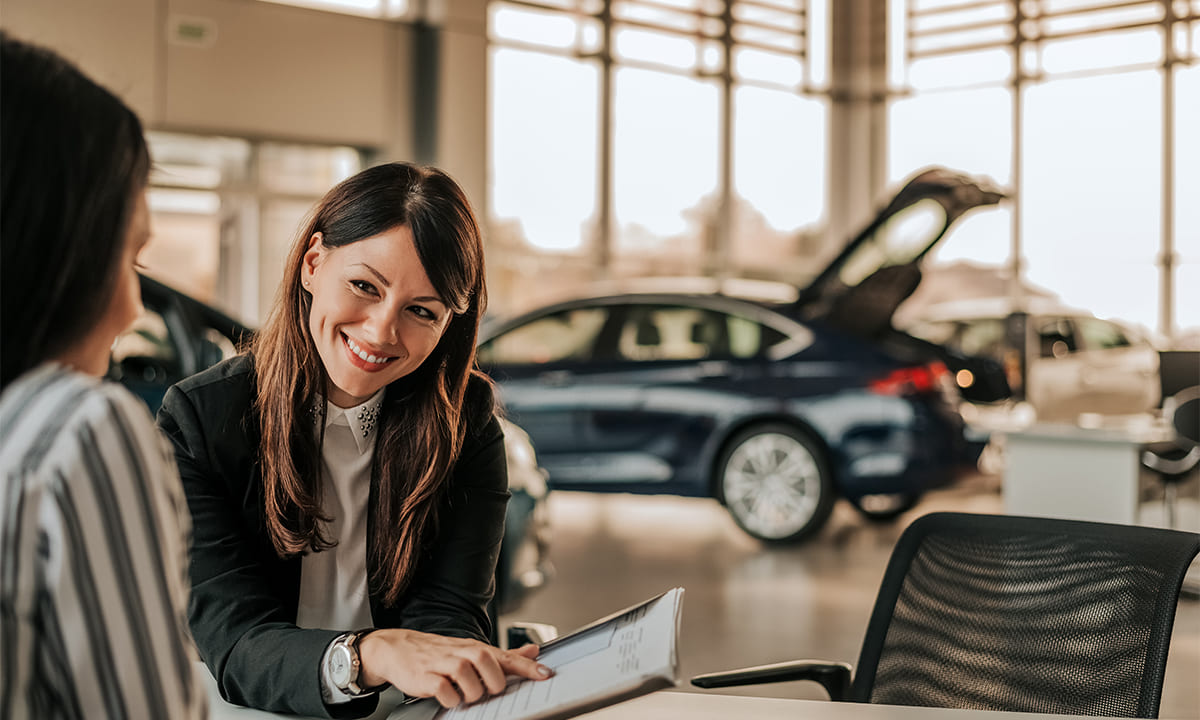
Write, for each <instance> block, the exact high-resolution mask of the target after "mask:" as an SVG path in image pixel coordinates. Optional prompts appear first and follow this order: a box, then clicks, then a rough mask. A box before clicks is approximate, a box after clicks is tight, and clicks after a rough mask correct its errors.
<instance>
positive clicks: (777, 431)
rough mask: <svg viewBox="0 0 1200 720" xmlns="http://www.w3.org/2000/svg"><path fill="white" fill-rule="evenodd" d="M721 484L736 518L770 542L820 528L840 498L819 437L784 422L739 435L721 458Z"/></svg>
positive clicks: (718, 472) (718, 483) (718, 471)
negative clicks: (835, 489)
mask: <svg viewBox="0 0 1200 720" xmlns="http://www.w3.org/2000/svg"><path fill="white" fill-rule="evenodd" d="M715 487H716V488H717V490H718V491H719V492H720V499H721V501H722V502H724V503H725V507H726V508H727V509H728V510H729V513H730V514H731V515H733V519H734V521H736V522H737V524H738V525H739V526H740V527H741V528H742V529H743V530H745V531H746V532H747V533H749V534H751V535H753V536H754V537H756V538H758V539H760V540H765V541H767V542H781V543H782V542H795V541H797V540H801V539H803V538H804V537H806V536H808V535H811V534H813V533H815V532H817V531H818V530H820V529H821V527H822V526H823V525H824V524H825V521H826V520H828V519H829V513H830V512H831V511H832V510H833V502H834V500H835V496H834V490H833V479H832V478H831V477H830V473H829V470H828V468H827V467H826V464H825V459H824V456H823V454H822V453H821V450H820V449H819V448H818V446H817V443H816V442H815V441H813V439H812V438H810V437H809V436H807V435H805V434H804V433H802V432H800V431H799V430H797V429H796V428H793V427H790V426H788V425H783V424H779V423H772V424H765V425H757V426H754V427H751V428H748V429H746V430H744V431H742V432H740V433H738V434H737V435H736V436H734V438H733V439H732V440H731V441H730V442H729V445H728V446H727V447H726V449H725V452H724V453H722V454H721V459H720V461H719V462H718V463H717V468H716V483H715Z"/></svg>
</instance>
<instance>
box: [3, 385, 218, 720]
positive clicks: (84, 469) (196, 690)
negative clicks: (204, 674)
mask: <svg viewBox="0 0 1200 720" xmlns="http://www.w3.org/2000/svg"><path fill="white" fill-rule="evenodd" d="M0 478H2V479H0V717H3V718H14V719H15V718H38V719H39V720H41V719H42V718H47V719H49V718H85V717H86V718H98V717H107V718H154V719H156V720H157V719H159V718H171V719H175V718H180V719H185V720H186V719H188V718H200V717H204V716H205V715H206V714H207V702H208V701H207V696H206V694H205V690H204V686H203V685H202V684H201V683H202V679H201V678H200V677H199V676H198V674H197V668H198V667H199V666H198V665H197V664H196V652H195V649H194V648H193V646H192V644H191V639H190V636H189V635H188V631H187V615H186V611H187V598H188V588H189V586H188V580H187V547H188V538H189V536H190V533H191V526H190V522H191V521H190V516H189V515H188V513H187V504H186V501H185V500H184V496H183V489H182V487H181V486H180V482H179V475H178V472H177V470H176V469H175V464H174V459H173V457H172V454H171V450H170V448H169V447H168V445H167V443H166V440H165V439H164V438H162V437H161V436H160V435H159V434H158V430H157V428H156V427H155V426H154V423H153V421H152V420H151V418H150V413H149V411H148V410H147V408H146V406H145V405H144V404H142V403H141V401H139V400H138V399H137V398H135V397H134V396H133V395H131V394H130V393H129V392H127V391H126V390H125V389H124V388H121V387H120V386H118V385H115V384H113V383H107V382H103V381H101V380H98V379H95V378H91V377H88V376H86V375H81V374H79V373H76V372H72V371H70V370H68V369H66V368H64V367H62V366H58V365H52V364H47V365H43V366H41V367H39V368H37V369H35V370H33V371H31V372H29V373H26V374H25V375H23V376H22V377H20V378H18V379H17V380H16V381H14V382H13V383H12V384H11V385H10V386H9V387H8V388H7V389H6V390H5V391H4V393H3V395H0Z"/></svg>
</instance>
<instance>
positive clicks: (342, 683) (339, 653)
mask: <svg viewBox="0 0 1200 720" xmlns="http://www.w3.org/2000/svg"><path fill="white" fill-rule="evenodd" d="M368 632H370V630H355V631H353V632H348V633H344V634H342V635H339V636H338V637H337V638H335V639H334V641H333V644H332V645H331V646H330V647H329V656H328V662H329V679H330V680H332V681H333V684H334V686H335V687H337V689H338V690H340V691H342V692H343V693H345V694H346V695H349V696H350V697H362V696H364V695H370V694H371V693H373V692H376V691H378V690H379V688H364V687H363V686H361V685H360V684H359V682H358V680H359V673H360V672H361V670H362V661H361V660H360V659H359V656H358V641H359V640H361V639H362V638H363V636H364V635H366V634H367V633H368Z"/></svg>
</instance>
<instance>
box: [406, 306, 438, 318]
mask: <svg viewBox="0 0 1200 720" xmlns="http://www.w3.org/2000/svg"><path fill="white" fill-rule="evenodd" d="M412 311H413V312H414V313H416V314H417V317H420V318H422V319H424V320H437V315H435V314H434V313H433V312H431V311H430V310H428V309H427V308H423V307H421V306H420V305H414V306H413V308H412Z"/></svg>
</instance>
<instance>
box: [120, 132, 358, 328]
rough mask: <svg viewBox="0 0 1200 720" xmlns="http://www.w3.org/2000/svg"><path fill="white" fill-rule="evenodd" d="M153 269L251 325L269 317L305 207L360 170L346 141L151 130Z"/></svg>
mask: <svg viewBox="0 0 1200 720" xmlns="http://www.w3.org/2000/svg"><path fill="white" fill-rule="evenodd" d="M148 140H149V144H150V155H151V157H152V158H153V161H154V170H153V173H152V174H151V177H150V190H149V193H148V196H149V205H150V213H151V240H150V244H149V245H148V246H147V248H146V251H145V253H144V254H143V255H142V257H141V260H142V262H143V263H144V264H145V265H146V267H147V272H148V274H150V275H151V276H153V277H155V278H158V279H160V280H162V281H164V282H166V283H168V284H170V285H173V286H175V287H177V288H178V289H180V290H183V291H184V292H187V293H188V294H190V295H193V296H194V297H196V298H198V299H200V300H203V301H205V302H208V303H211V304H213V305H216V306H217V307H220V308H221V309H223V310H225V311H226V312H228V313H229V314H231V315H233V316H234V317H237V318H239V319H241V320H243V321H244V322H246V323H248V324H250V325H256V324H258V323H259V322H261V320H262V319H263V318H264V317H265V315H266V312H267V310H268V309H269V308H270V305H271V302H272V301H273V298H274V294H275V289H276V288H277V287H278V285H279V282H280V279H281V278H282V275H283V264H284V258H285V256H286V254H287V251H288V249H289V248H290V247H291V243H292V241H293V240H294V239H295V236H296V233H297V232H298V231H299V229H300V224H301V222H302V221H303V219H304V217H305V215H307V213H308V212H309V211H310V210H311V209H312V208H313V206H314V205H315V204H316V202H317V200H319V199H320V198H321V196H322V195H324V194H325V192H326V191H327V190H329V188H331V187H333V186H334V185H336V184H337V183H338V182H340V181H341V180H343V179H344V178H346V177H349V176H350V175H352V174H354V173H355V172H357V171H358V170H359V169H361V167H362V165H363V160H362V155H361V153H360V152H359V151H358V150H356V149H354V148H349V147H328V146H316V145H294V144H283V143H270V142H257V143H256V142H250V141H247V140H242V139H238V138H226V137H210V136H197V135H184V134H178V133H162V132H151V133H149V135H148Z"/></svg>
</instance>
